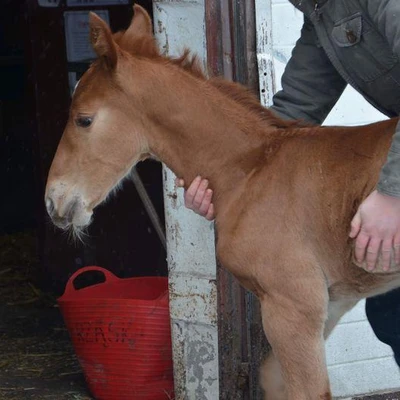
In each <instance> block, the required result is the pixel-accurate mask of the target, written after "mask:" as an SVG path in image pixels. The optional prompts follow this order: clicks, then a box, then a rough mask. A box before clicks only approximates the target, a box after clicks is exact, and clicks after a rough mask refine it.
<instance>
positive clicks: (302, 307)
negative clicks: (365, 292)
mask: <svg viewBox="0 0 400 400" xmlns="http://www.w3.org/2000/svg"><path fill="white" fill-rule="evenodd" d="M274 286H275V288H269V290H268V292H267V293H266V294H265V295H263V297H262V298H261V299H260V300H261V311H262V319H263V327H264V331H265V334H266V335H267V338H268V341H269V342H270V344H271V346H272V351H273V356H275V357H276V359H277V360H274V359H273V358H270V360H269V361H268V362H269V363H271V364H273V363H275V365H273V366H272V365H271V366H272V368H275V373H276V372H277V371H276V367H280V369H281V373H282V376H283V381H284V388H283V387H279V386H278V385H277V383H278V382H276V381H275V382H274V381H273V380H274V379H279V378H278V376H276V378H274V377H273V376H270V377H269V378H268V379H267V380H265V381H264V382H262V386H263V388H264V390H265V392H266V399H268V400H278V399H279V400H281V399H284V398H287V399H288V400H314V399H315V400H317V399H318V400H327V399H331V392H330V387H329V379H328V373H327V368H326V362H325V346H324V326H325V321H326V317H327V304H328V293H327V288H326V284H325V280H324V279H323V277H315V276H312V277H309V278H308V279H307V278H304V277H303V278H301V277H298V278H296V279H295V280H293V281H292V282H290V281H289V282H287V281H286V282H285V283H283V282H282V283H281V284H280V285H279V284H278V285H274ZM267 368H268V366H267ZM278 375H279V374H278ZM262 379H264V378H263V377H262ZM268 381H269V382H268Z"/></svg>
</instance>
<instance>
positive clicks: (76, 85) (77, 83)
mask: <svg viewBox="0 0 400 400" xmlns="http://www.w3.org/2000/svg"><path fill="white" fill-rule="evenodd" d="M80 81H81V80H80V79H79V81H78V82H76V83H75V87H74V91H73V92H72V96H73V95H74V94H75V92H76V88H77V87H78V85H79V82H80Z"/></svg>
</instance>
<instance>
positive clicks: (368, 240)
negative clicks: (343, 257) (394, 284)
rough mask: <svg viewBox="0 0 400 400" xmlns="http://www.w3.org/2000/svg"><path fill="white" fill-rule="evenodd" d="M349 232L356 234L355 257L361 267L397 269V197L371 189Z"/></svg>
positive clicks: (399, 245) (399, 261) (399, 252)
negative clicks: (394, 267)
mask: <svg viewBox="0 0 400 400" xmlns="http://www.w3.org/2000/svg"><path fill="white" fill-rule="evenodd" d="M349 236H350V237H351V238H356V240H355V259H356V262H357V263H358V264H359V266H362V268H364V269H366V270H367V271H374V269H375V268H376V267H377V266H378V265H379V267H381V269H382V270H383V271H384V272H387V271H389V270H390V268H391V266H392V267H393V264H395V265H396V270H398V269H400V198H397V197H392V196H387V195H384V194H381V193H379V192H378V191H376V190H375V191H373V192H372V193H371V194H370V195H369V196H368V197H367V198H366V199H365V200H364V201H363V202H362V203H361V205H360V207H359V208H358V211H357V213H356V215H355V217H354V218H353V220H352V221H351V232H350V235H349ZM377 262H378V264H377ZM378 272H381V271H378Z"/></svg>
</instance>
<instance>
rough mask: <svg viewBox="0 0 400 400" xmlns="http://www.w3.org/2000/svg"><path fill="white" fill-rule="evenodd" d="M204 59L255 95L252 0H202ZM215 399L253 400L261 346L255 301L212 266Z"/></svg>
mask: <svg viewBox="0 0 400 400" xmlns="http://www.w3.org/2000/svg"><path fill="white" fill-rule="evenodd" d="M205 6H206V34H207V60H208V65H209V68H210V70H211V71H212V73H213V74H214V75H219V76H221V75H222V76H224V77H225V78H227V79H231V80H234V81H237V82H240V83H242V84H244V85H246V86H247V87H249V88H251V89H252V90H254V92H255V93H257V94H258V90H259V85H258V68H257V56H256V21H255V0H249V1H246V2H243V1H241V0H219V1H215V0H206V3H205ZM218 294H219V298H218V316H219V360H220V362H219V365H220V368H219V371H220V374H219V375H220V399H221V400H228V399H229V400H258V399H261V398H262V397H261V392H260V389H259V384H258V375H259V367H260V363H261V360H262V358H263V354H265V350H266V349H267V344H266V340H265V338H264V334H263V331H262V327H261V318H260V308H259V303H258V300H257V299H256V298H255V297H254V296H253V295H252V294H251V293H249V292H247V291H245V290H244V289H243V288H241V287H240V286H239V284H238V282H237V281H236V279H235V278H234V277H233V276H232V275H231V274H230V273H229V272H227V271H226V270H224V269H223V268H221V267H219V268H218Z"/></svg>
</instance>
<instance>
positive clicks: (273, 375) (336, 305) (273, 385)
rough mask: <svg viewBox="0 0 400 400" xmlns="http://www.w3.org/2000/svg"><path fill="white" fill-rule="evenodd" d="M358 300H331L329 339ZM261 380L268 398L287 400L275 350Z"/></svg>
mask: <svg viewBox="0 0 400 400" xmlns="http://www.w3.org/2000/svg"><path fill="white" fill-rule="evenodd" d="M357 302H358V300H354V299H351V300H349V299H341V300H335V301H329V304H328V319H327V321H326V322H325V328H324V337H325V339H327V338H328V337H329V335H330V333H331V332H332V330H333V328H334V327H335V326H336V324H337V323H338V321H339V319H340V318H341V317H342V316H343V315H344V314H345V313H346V312H348V311H349V310H350V309H351V308H353V307H354V306H355V305H356V304H357ZM260 380H261V383H262V387H263V389H264V391H265V393H266V399H268V400H270V399H273V400H287V398H288V396H287V391H286V387H285V384H284V382H283V378H282V372H281V366H280V365H279V362H278V360H277V359H276V357H275V355H274V353H273V351H271V352H270V354H268V356H267V358H266V360H265V361H264V363H263V365H262V367H261V371H260Z"/></svg>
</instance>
